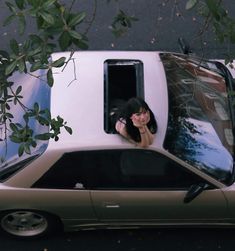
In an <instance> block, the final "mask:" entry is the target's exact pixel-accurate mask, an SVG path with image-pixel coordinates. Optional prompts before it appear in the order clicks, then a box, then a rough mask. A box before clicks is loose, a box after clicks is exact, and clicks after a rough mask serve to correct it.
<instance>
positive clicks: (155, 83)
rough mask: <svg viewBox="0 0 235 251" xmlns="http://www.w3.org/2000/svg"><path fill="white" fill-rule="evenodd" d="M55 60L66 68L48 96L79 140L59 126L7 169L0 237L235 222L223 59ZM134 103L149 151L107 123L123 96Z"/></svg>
mask: <svg viewBox="0 0 235 251" xmlns="http://www.w3.org/2000/svg"><path fill="white" fill-rule="evenodd" d="M60 57H66V58H67V59H68V58H70V61H69V63H68V64H67V66H66V67H65V68H63V69H57V68H56V69H55V70H54V72H53V74H54V79H55V84H54V87H53V88H52V90H51V92H50V95H49V91H47V89H46V90H45V89H44V93H46V94H45V95H42V96H43V97H44V98H45V99H46V100H47V105H48V106H49V107H50V110H51V113H52V116H57V115H59V116H61V117H62V118H63V119H64V120H65V121H67V122H68V124H69V126H71V127H72V129H73V134H72V135H69V134H68V133H66V131H61V135H60V136H59V137H60V139H59V141H58V142H55V141H53V140H52V139H51V140H49V142H48V143H47V144H46V146H45V143H43V144H41V145H40V144H39V145H40V148H39V149H37V151H35V152H34V153H32V154H31V155H27V156H23V157H20V158H19V157H17V156H15V155H12V156H11V158H10V157H9V160H8V163H5V164H4V165H2V167H1V169H0V181H1V183H0V201H1V204H0V227H1V229H2V230H3V231H4V232H6V233H8V234H10V235H13V236H17V237H23V238H27V237H36V236H37V237H39V236H43V235H46V234H49V233H53V231H55V230H57V229H63V230H65V231H74V230H84V229H97V228H123V227H124V228H136V227H148V226H155V227H157V226H214V227H218V226H235V183H234V123H235V120H234V95H233V93H234V80H233V77H232V75H231V73H230V70H229V69H228V68H227V67H226V66H225V65H224V64H222V63H221V62H219V61H214V60H205V59H202V58H200V57H199V58H198V57H196V56H194V55H191V54H189V55H185V54H180V53H172V52H157V51H78V52H74V53H73V54H71V53H69V52H58V53H55V54H53V55H52V60H56V59H58V58H60ZM36 80H37V81H38V78H36ZM36 80H35V81H36ZM32 81H33V80H32ZM25 82H27V81H25ZM43 88H44V87H43ZM35 93H36V92H35ZM135 96H138V97H142V98H144V100H145V101H146V102H147V103H148V105H149V106H150V108H151V110H152V111H153V113H154V115H155V117H156V120H157V124H158V130H157V133H156V137H155V139H154V142H153V144H152V145H151V146H149V147H147V148H141V147H138V146H135V145H133V144H132V143H130V142H128V141H127V140H125V139H124V138H122V137H121V136H120V135H119V134H117V132H116V131H115V128H114V123H113V121H112V118H111V115H112V111H113V109H114V108H115V104H116V102H117V101H120V100H121V101H124V102H125V101H127V100H128V99H129V98H131V97H135ZM30 97H31V98H33V95H32V96H30ZM49 101H50V102H49ZM35 128H36V127H35ZM12 147H13V146H12Z"/></svg>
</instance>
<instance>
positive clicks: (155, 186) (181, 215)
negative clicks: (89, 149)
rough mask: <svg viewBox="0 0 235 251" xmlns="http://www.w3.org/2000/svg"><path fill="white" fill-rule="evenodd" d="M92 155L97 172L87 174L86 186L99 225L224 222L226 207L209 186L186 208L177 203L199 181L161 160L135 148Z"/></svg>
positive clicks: (220, 193)
mask: <svg viewBox="0 0 235 251" xmlns="http://www.w3.org/2000/svg"><path fill="white" fill-rule="evenodd" d="M97 155H99V156H96V162H97V159H99V161H98V162H99V167H98V168H96V169H95V170H96V171H95V172H93V175H91V176H93V179H92V180H91V184H90V185H91V186H92V188H91V198H92V202H93V205H94V208H95V211H96V214H97V216H98V218H99V219H101V220H102V221H104V222H109V221H113V222H138V223H141V222H151V223H154V222H155V223H176V224H177V223H182V222H183V223H211V222H223V221H225V216H226V213H227V206H226V201H225V198H224V196H223V194H222V192H221V190H220V189H217V188H215V187H213V186H209V189H207V190H206V191H203V192H202V193H201V194H200V195H199V196H198V197H196V198H195V199H194V200H192V201H191V202H190V203H184V202H183V201H184V197H185V195H186V193H187V191H188V189H189V187H190V186H191V185H193V184H198V183H200V182H205V181H203V180H202V179H201V178H200V177H198V176H197V175H195V174H194V173H191V172H189V171H188V170H186V169H185V168H184V167H182V166H180V165H179V164H177V163H175V162H174V161H172V160H170V159H168V158H167V157H165V156H163V155H161V154H159V153H156V152H154V151H150V150H137V149H136V150H117V151H103V152H102V151H100V152H99V153H97ZM90 160H91V161H92V159H90ZM94 161H95V160H94ZM98 162H97V163H98Z"/></svg>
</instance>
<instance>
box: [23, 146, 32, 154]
mask: <svg viewBox="0 0 235 251" xmlns="http://www.w3.org/2000/svg"><path fill="white" fill-rule="evenodd" d="M24 151H25V153H27V154H31V150H30V146H29V145H28V144H25V145H24Z"/></svg>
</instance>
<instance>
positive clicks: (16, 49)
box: [10, 39, 20, 55]
mask: <svg viewBox="0 0 235 251" xmlns="http://www.w3.org/2000/svg"><path fill="white" fill-rule="evenodd" d="M10 47H11V49H12V51H13V52H14V54H15V55H18V54H19V52H20V51H19V44H18V43H17V41H16V40H15V39H11V40H10Z"/></svg>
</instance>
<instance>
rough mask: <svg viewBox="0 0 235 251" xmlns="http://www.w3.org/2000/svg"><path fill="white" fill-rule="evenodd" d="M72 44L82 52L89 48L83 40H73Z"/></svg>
mask: <svg viewBox="0 0 235 251" xmlns="http://www.w3.org/2000/svg"><path fill="white" fill-rule="evenodd" d="M73 42H74V44H75V45H76V46H77V47H78V48H80V49H82V50H87V49H88V48H89V47H88V44H87V43H86V42H85V41H84V40H75V41H73Z"/></svg>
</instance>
